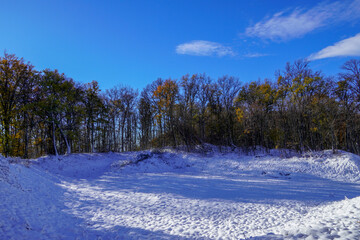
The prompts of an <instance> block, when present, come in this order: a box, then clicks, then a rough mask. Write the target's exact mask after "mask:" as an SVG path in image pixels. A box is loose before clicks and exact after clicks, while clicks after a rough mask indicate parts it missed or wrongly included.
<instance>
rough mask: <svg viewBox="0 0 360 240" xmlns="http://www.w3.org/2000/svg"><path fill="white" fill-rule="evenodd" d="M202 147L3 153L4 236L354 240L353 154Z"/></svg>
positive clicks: (359, 182)
mask: <svg viewBox="0 0 360 240" xmlns="http://www.w3.org/2000/svg"><path fill="white" fill-rule="evenodd" d="M208 150H209V152H208V153H207V154H202V153H186V152H181V151H175V150H170V149H165V150H163V151H142V152H127V153H96V154H72V155H67V156H61V157H60V158H57V157H54V156H47V157H42V158H39V159H32V160H30V162H26V161H25V160H21V159H10V160H11V161H10V162H11V163H9V161H8V159H5V158H2V157H1V158H0V199H1V201H0V239H336V238H339V239H360V157H359V156H357V155H354V154H351V153H347V152H343V151H339V152H337V153H335V154H333V153H332V152H331V151H322V152H313V153H308V154H305V155H298V154H294V153H291V152H289V151H285V150H272V151H270V152H269V153H264V152H258V153H256V154H251V155H246V154H244V153H241V152H236V151H234V152H232V151H225V153H221V152H219V151H218V150H217V149H216V148H210V149H208ZM223 150H224V149H223ZM225 150H226V149H225Z"/></svg>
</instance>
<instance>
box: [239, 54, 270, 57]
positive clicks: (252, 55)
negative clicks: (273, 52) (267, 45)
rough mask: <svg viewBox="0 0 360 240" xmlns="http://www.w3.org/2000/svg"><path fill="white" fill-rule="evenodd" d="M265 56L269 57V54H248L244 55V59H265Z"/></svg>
mask: <svg viewBox="0 0 360 240" xmlns="http://www.w3.org/2000/svg"><path fill="white" fill-rule="evenodd" d="M266 56H269V54H266V53H248V54H245V55H244V57H247V58H257V57H266Z"/></svg>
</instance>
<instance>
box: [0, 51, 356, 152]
mask: <svg viewBox="0 0 360 240" xmlns="http://www.w3.org/2000/svg"><path fill="white" fill-rule="evenodd" d="M120 82H121V80H120V79H119V83H120ZM359 103H360V60H358V59H352V60H349V61H346V62H345V63H344V64H343V66H341V72H340V73H339V74H338V75H336V76H325V75H324V74H323V73H322V72H319V71H314V70H312V69H311V68H310V66H309V62H308V61H307V60H304V59H302V60H297V61H295V62H294V63H287V64H286V66H285V68H284V69H282V70H278V71H276V72H275V74H274V79H273V80H272V79H264V80H256V81H253V82H246V83H242V82H240V80H239V79H238V78H236V77H232V76H227V75H225V76H223V77H220V78H218V79H217V80H214V79H212V78H211V77H209V76H207V75H206V74H205V73H203V74H193V75H189V74H186V75H184V76H182V77H181V78H180V79H170V78H169V79H161V78H159V79H156V80H155V81H153V82H152V83H150V84H149V85H147V86H146V87H145V88H144V89H142V90H141V91H140V92H139V91H138V90H137V89H133V88H131V87H128V86H122V85H118V86H115V87H113V88H112V89H108V90H106V91H101V89H100V86H99V84H98V82H96V81H91V82H90V83H86V84H84V83H79V82H76V81H74V80H73V79H72V78H70V77H67V76H66V75H65V74H64V73H60V72H59V71H57V70H50V69H45V70H43V71H38V70H36V69H35V67H34V66H32V65H31V63H30V62H25V60H24V59H23V58H19V57H17V56H15V55H13V54H8V53H4V55H3V56H2V57H0V118H1V132H0V142H1V145H0V151H1V153H2V154H3V155H4V156H5V157H8V156H15V157H22V158H33V157H38V156H42V155H46V154H54V155H59V154H70V153H72V152H78V153H80V152H81V153H82V152H86V153H88V152H109V151H113V152H120V151H135V150H142V149H150V148H161V147H164V146H172V147H177V146H185V147H186V149H187V150H191V149H193V148H194V147H195V146H204V144H205V143H210V144H214V145H218V146H230V147H232V148H241V149H243V150H244V151H246V152H249V151H253V150H255V149H257V148H259V147H262V148H264V149H267V150H268V149H273V148H286V149H294V150H296V151H299V152H303V151H312V150H323V149H333V151H335V150H336V149H343V150H346V151H350V152H353V153H356V154H360V146H359V144H360V116H359V110H360V109H359V107H360V105H359Z"/></svg>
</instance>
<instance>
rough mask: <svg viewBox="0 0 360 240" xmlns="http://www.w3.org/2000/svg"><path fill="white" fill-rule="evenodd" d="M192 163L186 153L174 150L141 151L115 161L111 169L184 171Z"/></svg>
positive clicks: (132, 171) (124, 171) (123, 170)
mask: <svg viewBox="0 0 360 240" xmlns="http://www.w3.org/2000/svg"><path fill="white" fill-rule="evenodd" d="M193 165H194V164H193V163H192V162H190V161H189V159H188V157H187V154H186V153H179V152H178V153H176V152H175V150H170V149H167V150H163V151H143V152H140V153H138V154H136V155H135V156H132V158H130V159H128V160H126V161H124V160H123V159H121V160H118V161H115V162H114V163H113V164H112V165H111V166H112V168H113V170H115V171H116V170H120V171H121V172H123V173H135V172H142V173H150V172H152V173H154V172H173V171H178V172H179V171H184V169H189V168H190V167H192V166H193Z"/></svg>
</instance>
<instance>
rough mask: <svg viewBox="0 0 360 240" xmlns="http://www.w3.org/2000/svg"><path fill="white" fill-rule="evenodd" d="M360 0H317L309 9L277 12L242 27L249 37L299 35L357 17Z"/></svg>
mask: <svg viewBox="0 0 360 240" xmlns="http://www.w3.org/2000/svg"><path fill="white" fill-rule="evenodd" d="M359 12H360V0H345V1H337V2H333V3H328V2H326V3H321V4H318V5H317V6H315V7H313V8H311V9H307V10H304V9H299V8H297V9H295V10H293V11H291V12H289V11H287V12H278V13H276V14H274V15H273V16H272V17H271V18H266V19H264V20H262V21H260V22H258V23H256V24H255V25H253V26H250V27H248V28H247V29H246V30H245V34H246V35H247V36H250V37H259V38H262V39H270V40H273V41H279V40H280V41H286V40H289V39H293V38H299V37H302V36H304V35H305V34H307V33H309V32H311V31H314V30H315V29H318V28H320V27H323V26H326V25H331V24H334V23H338V22H344V21H351V20H354V19H358V18H360V14H359Z"/></svg>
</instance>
